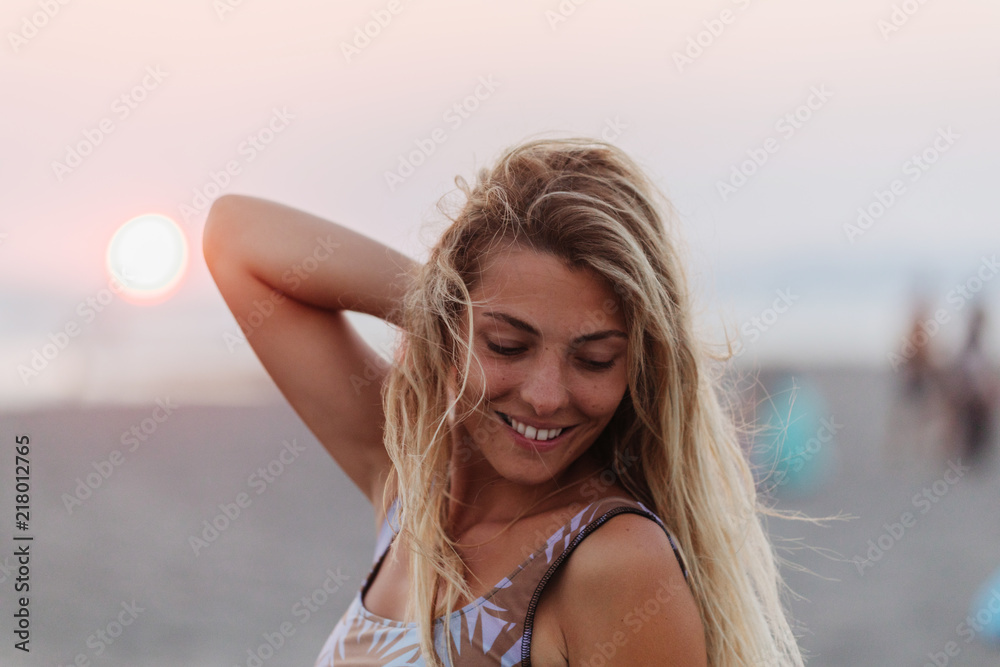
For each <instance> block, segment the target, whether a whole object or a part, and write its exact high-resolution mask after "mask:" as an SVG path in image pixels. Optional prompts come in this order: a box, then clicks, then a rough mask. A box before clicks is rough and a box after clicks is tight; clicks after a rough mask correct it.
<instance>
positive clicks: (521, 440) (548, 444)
mask: <svg viewBox="0 0 1000 667" xmlns="http://www.w3.org/2000/svg"><path fill="white" fill-rule="evenodd" d="M497 420H499V422H500V423H501V424H503V427H504V428H505V429H507V431H508V432H509V433H510V434H511V436H512V437H513V439H514V442H515V443H516V444H517V445H518V446H520V447H522V448H523V449H528V450H531V451H533V452H547V451H550V450H553V449H555V448H556V447H559V446H560V445H561V444H562V443H563V442H564V441H565V440H566V439H567V438H568V437H569V434H570V433H572V432H573V429H575V428H576V427H577V424H574V425H573V426H570V427H566V428H563V432H562V433H560V434H559V435H558V436H556V437H555V438H552V439H551V440H545V441H544V442H542V441H539V440H531V439H529V438H527V437H525V436H523V435H521V434H520V433H518V432H517V429H515V428H514V427H512V426H510V425H509V424H508V423H507V422H505V421H504V420H503V417H501V416H500V415H497Z"/></svg>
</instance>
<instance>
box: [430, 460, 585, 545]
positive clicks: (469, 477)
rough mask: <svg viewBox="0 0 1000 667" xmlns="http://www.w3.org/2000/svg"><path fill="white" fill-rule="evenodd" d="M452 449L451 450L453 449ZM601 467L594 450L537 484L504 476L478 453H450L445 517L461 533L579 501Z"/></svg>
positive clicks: (454, 533) (452, 527) (505, 522)
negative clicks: (462, 456) (465, 457)
mask: <svg viewBox="0 0 1000 667" xmlns="http://www.w3.org/2000/svg"><path fill="white" fill-rule="evenodd" d="M457 451H458V448H457V447H456V448H454V449H453V452H457ZM603 468H604V466H603V465H602V463H601V462H600V461H599V460H598V457H597V455H596V454H595V453H594V450H592V449H591V450H588V451H587V452H585V453H584V454H582V455H581V456H580V457H579V458H578V459H577V460H576V461H574V462H573V463H572V464H571V465H570V466H569V467H567V468H566V469H565V470H564V471H562V472H561V473H560V474H559V475H557V476H555V477H553V478H551V479H549V480H547V481H545V482H542V483H539V484H522V483H518V482H517V481H513V480H510V479H506V478H504V477H503V476H501V475H500V474H499V473H498V472H497V471H496V469H494V468H493V466H492V465H490V463H489V462H488V461H487V460H486V459H485V458H484V457H482V455H481V454H479V453H478V452H477V453H476V455H475V456H473V457H472V459H471V460H468V461H462V462H459V460H458V457H457V456H456V455H455V454H454V453H453V455H452V461H451V479H450V484H449V491H450V496H451V498H450V500H449V504H448V516H449V524H450V529H451V530H450V532H451V534H452V535H461V534H463V533H464V532H465V531H467V530H468V529H469V528H470V527H473V526H476V525H481V524H501V525H506V524H508V523H510V522H512V521H515V520H517V519H518V518H523V517H527V516H531V515H533V514H538V513H541V512H545V511H548V510H551V509H554V508H557V507H562V506H564V505H565V504H567V502H570V501H571V500H573V501H576V502H582V501H583V500H584V499H585V496H584V495H583V494H582V493H581V491H582V486H583V484H585V483H586V482H587V480H588V479H591V480H592V479H596V478H597V476H599V475H600V473H601V471H602V470H603Z"/></svg>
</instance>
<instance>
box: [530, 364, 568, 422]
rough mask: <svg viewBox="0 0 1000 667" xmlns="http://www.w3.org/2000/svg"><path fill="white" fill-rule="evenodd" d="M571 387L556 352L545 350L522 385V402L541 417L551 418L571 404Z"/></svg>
mask: <svg viewBox="0 0 1000 667" xmlns="http://www.w3.org/2000/svg"><path fill="white" fill-rule="evenodd" d="M569 394H570V392H569V387H567V385H566V382H565V378H564V377H563V364H562V359H560V357H559V354H558V353H557V351H556V350H543V351H542V353H541V354H540V355H538V356H537V357H536V358H535V359H534V360H533V363H532V364H531V368H530V369H529V370H528V372H527V374H526V375H525V378H524V381H523V382H522V383H521V400H523V401H524V402H525V403H527V404H528V405H530V406H531V407H532V408H534V411H535V414H536V415H537V416H539V417H546V416H551V415H552V414H554V413H555V412H556V411H558V410H559V409H560V408H564V407H566V406H567V405H568V404H569Z"/></svg>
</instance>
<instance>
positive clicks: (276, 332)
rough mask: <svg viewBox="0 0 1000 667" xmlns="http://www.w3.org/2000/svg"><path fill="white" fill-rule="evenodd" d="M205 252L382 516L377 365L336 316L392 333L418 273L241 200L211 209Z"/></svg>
mask: <svg viewBox="0 0 1000 667" xmlns="http://www.w3.org/2000/svg"><path fill="white" fill-rule="evenodd" d="M203 251H204V255H205V262H206V263H207V265H208V269H209V271H210V272H211V274H212V277H213V279H214V280H215V283H216V285H217V286H218V288H219V291H220V292H221V293H222V297H223V299H225V301H226V305H228V306H229V309H230V310H231V311H232V312H233V315H235V316H236V318H237V321H238V322H240V323H241V328H243V329H244V333H245V334H246V336H247V342H248V343H249V344H250V346H251V347H252V348H253V351H254V352H255V353H256V355H257V358H258V359H260V361H261V363H262V364H263V365H264V368H265V369H266V370H267V372H268V373H269V374H270V376H271V378H272V379H273V380H274V382H275V384H277V386H278V388H279V389H280V390H281V393H282V394H284V396H285V398H286V399H288V402H289V403H290V404H291V405H292V407H293V408H294V409H295V411H296V412H297V413H298V415H299V416H300V417H301V418H302V420H303V421H304V422H305V423H306V425H307V426H308V427H309V429H310V430H311V431H312V432H313V434H315V436H316V438H317V439H318V440H319V441H320V443H322V445H323V447H325V448H326V450H327V451H328V452H329V453H330V455H331V456H333V458H334V460H336V462H337V463H338V464H339V465H340V467H341V468H342V469H343V471H344V472H345V473H346V474H347V476H348V477H350V478H351V480H352V481H353V482H354V483H355V484H356V485H357V486H358V488H360V489H361V491H362V492H363V493H364V494H365V496H366V497H367V498H368V499H369V500H371V501H372V503H373V504H374V505H375V508H376V516H377V517H379V516H381V515H382V514H383V512H384V510H385V508H382V507H381V506H380V505H381V499H382V489H383V487H384V484H385V480H386V476H387V474H388V472H389V470H390V468H391V462H390V460H389V457H388V454H387V453H386V451H385V446H384V444H383V440H382V436H383V425H384V423H385V415H384V412H383V409H382V402H381V397H380V393H379V392H380V389H381V385H382V383H383V382H384V380H385V377H386V375H387V364H386V363H385V362H384V361H382V360H381V359H380V358H379V355H378V353H377V352H375V351H374V350H373V349H372V348H371V347H370V346H369V345H368V344H366V343H365V342H364V340H363V339H362V338H361V336H359V335H358V333H357V331H355V329H354V327H353V326H351V324H350V323H349V322H348V320H347V317H346V316H345V314H344V312H343V311H345V310H354V311H358V312H362V313H367V314H369V315H373V316H375V317H379V318H381V319H384V320H386V321H388V322H391V323H393V324H395V325H397V326H399V325H400V321H399V315H400V311H399V308H400V301H401V297H402V295H403V294H404V293H405V291H406V289H407V288H408V287H409V285H410V284H412V279H413V276H414V275H415V271H416V269H417V268H418V263H417V262H415V261H414V260H412V259H410V258H408V257H406V256H405V255H402V254H400V253H398V252H396V251H395V250H393V249H391V248H389V247H387V246H385V245H383V244H381V243H378V242H377V241H375V240H373V239H371V238H368V237H367V236H364V235H362V234H359V233H358V232H355V231H353V230H351V229H348V228H346V227H343V226H341V225H338V224H336V223H333V222H330V221H328V220H324V219H322V218H319V217H316V216H314V215H311V214H309V213H305V212H303V211H299V210H296V209H294V208H290V207H288V206H284V205H282V204H277V203H274V202H270V201H266V200H263V199H259V198H256V197H247V196H242V195H225V196H222V197H220V198H219V199H217V200H216V201H215V203H214V204H213V205H212V208H211V210H210V211H209V214H208V220H207V221H206V223H205V231H204V239H203Z"/></svg>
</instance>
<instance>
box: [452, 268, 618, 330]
mask: <svg viewBox="0 0 1000 667" xmlns="http://www.w3.org/2000/svg"><path fill="white" fill-rule="evenodd" d="M480 275H481V278H480V282H479V284H478V285H476V287H475V288H474V289H473V290H472V292H471V295H472V299H473V302H474V303H475V306H474V308H475V310H476V317H477V318H482V317H484V314H485V313H486V312H489V311H490V310H491V309H496V310H501V309H504V308H509V309H516V310H517V311H518V312H520V313H521V314H523V315H525V316H528V317H532V318H535V319H536V320H538V321H551V320H557V321H558V320H559V319H562V320H564V321H565V322H566V324H568V325H571V326H575V327H576V328H579V326H580V323H581V322H583V321H588V320H590V321H592V320H598V321H602V322H605V323H606V324H608V325H616V326H618V327H619V328H621V329H622V330H624V328H625V327H624V320H623V318H622V316H621V310H622V309H621V307H620V303H619V301H618V299H617V297H616V295H615V292H614V290H613V289H612V288H611V286H610V285H608V283H607V282H606V281H605V280H604V279H603V278H602V277H601V276H599V275H598V274H597V273H596V272H594V271H593V270H591V269H588V268H579V269H577V268H570V267H569V266H567V265H566V263H565V262H564V261H563V260H562V259H561V258H559V257H556V256H555V255H552V254H550V253H544V252H537V251H535V250H530V249H522V248H513V249H510V250H502V251H498V252H494V253H492V254H491V256H490V257H489V258H487V259H486V260H485V261H484V263H483V268H482V273H481V274H480ZM491 319H492V318H486V321H489V320H491Z"/></svg>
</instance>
